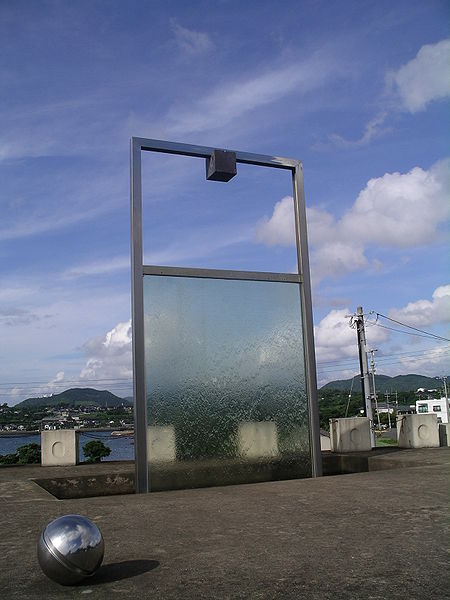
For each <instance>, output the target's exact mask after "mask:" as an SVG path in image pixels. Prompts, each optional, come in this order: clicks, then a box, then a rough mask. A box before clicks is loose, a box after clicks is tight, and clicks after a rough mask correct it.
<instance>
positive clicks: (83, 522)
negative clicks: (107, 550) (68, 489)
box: [38, 515, 104, 585]
mask: <svg viewBox="0 0 450 600" xmlns="http://www.w3.org/2000/svg"><path fill="white" fill-rule="evenodd" d="M103 552H104V542H103V537H102V534H101V532H100V530H99V528H98V527H97V525H95V524H94V523H93V522H92V521H90V520H89V519H87V518H86V517H82V516H81V515H65V516H64V517H59V518H58V519H55V520H54V521H52V522H51V523H49V524H48V525H47V527H46V528H45V529H44V531H43V532H42V534H41V537H40V539H39V543H38V560H39V564H40V565H41V569H42V570H43V571H44V573H45V574H46V575H47V577H50V579H53V581H56V582H57V583H60V584H62V585H74V584H75V583H79V582H80V581H82V580H83V579H84V578H85V577H89V576H90V575H93V574H94V573H95V572H96V571H97V569H98V568H99V567H100V565H101V564H102V560H103Z"/></svg>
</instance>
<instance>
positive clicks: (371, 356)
mask: <svg viewBox="0 0 450 600" xmlns="http://www.w3.org/2000/svg"><path fill="white" fill-rule="evenodd" d="M376 351H377V350H376V348H375V349H374V348H372V349H371V350H369V352H370V368H371V370H372V388H373V399H374V400H375V410H376V412H377V423H378V431H380V429H381V424H380V411H379V410H378V398H377V390H376V387H375V361H374V358H373V355H374V352H376Z"/></svg>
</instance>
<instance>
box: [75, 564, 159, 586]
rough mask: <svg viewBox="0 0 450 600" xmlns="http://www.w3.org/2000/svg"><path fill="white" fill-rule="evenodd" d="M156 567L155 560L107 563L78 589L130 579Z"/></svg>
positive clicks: (157, 565)
mask: <svg viewBox="0 0 450 600" xmlns="http://www.w3.org/2000/svg"><path fill="white" fill-rule="evenodd" d="M157 567H159V562H158V561H157V560H124V561H122V562H115V563H109V564H108V565H103V566H102V567H100V569H99V570H98V571H97V573H95V575H93V576H92V577H89V579H86V580H85V581H83V582H81V584H80V587H83V586H86V585H88V586H92V585H101V584H103V583H111V582H114V581H121V580H122V579H130V578H131V577H137V576H138V575H143V574H144V573H148V571H152V570H153V569H156V568H157Z"/></svg>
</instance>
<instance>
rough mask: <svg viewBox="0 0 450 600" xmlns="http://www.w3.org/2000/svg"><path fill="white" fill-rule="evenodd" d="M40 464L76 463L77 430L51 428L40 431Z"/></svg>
mask: <svg viewBox="0 0 450 600" xmlns="http://www.w3.org/2000/svg"><path fill="white" fill-rule="evenodd" d="M41 464H42V466H45V467H48V466H54V467H56V466H63V465H77V464H78V431H75V430H74V429H52V430H49V431H41Z"/></svg>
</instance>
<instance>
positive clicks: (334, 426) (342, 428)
mask: <svg viewBox="0 0 450 600" xmlns="http://www.w3.org/2000/svg"><path fill="white" fill-rule="evenodd" d="M330 447H331V451H332V452H363V451H365V450H371V449H372V445H371V442H370V422H369V419H368V418H367V417H350V418H347V419H330Z"/></svg>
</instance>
